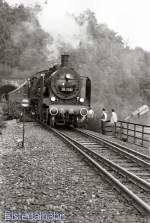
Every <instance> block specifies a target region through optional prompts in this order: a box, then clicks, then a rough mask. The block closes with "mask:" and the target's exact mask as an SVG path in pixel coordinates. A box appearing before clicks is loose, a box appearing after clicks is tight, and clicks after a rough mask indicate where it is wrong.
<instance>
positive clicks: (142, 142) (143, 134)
mask: <svg viewBox="0 0 150 223" xmlns="http://www.w3.org/2000/svg"><path fill="white" fill-rule="evenodd" d="M143 141H144V125H143V126H142V146H143Z"/></svg>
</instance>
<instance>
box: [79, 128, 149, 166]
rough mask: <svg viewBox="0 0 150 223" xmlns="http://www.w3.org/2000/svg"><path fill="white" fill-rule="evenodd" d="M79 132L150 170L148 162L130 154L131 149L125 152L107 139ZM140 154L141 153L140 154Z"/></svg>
mask: <svg viewBox="0 0 150 223" xmlns="http://www.w3.org/2000/svg"><path fill="white" fill-rule="evenodd" d="M76 131H77V132H80V133H82V134H84V135H86V136H90V137H92V138H94V139H95V140H96V141H97V142H99V143H103V144H105V145H106V146H109V148H110V149H112V150H114V151H117V153H118V152H119V153H120V154H123V155H124V156H125V157H127V158H128V159H129V157H130V159H131V160H132V161H134V162H136V163H137V162H138V163H140V164H141V165H142V166H146V167H147V168H148V170H149V169H150V164H149V163H148V162H146V161H144V160H142V159H141V158H138V157H136V156H135V155H133V154H131V153H130V152H131V151H130V149H128V148H127V149H128V150H127V151H128V152H127V151H124V150H123V148H120V146H119V147H118V145H114V144H112V143H111V142H110V141H106V140H105V139H102V138H100V137H97V136H95V135H93V134H89V133H85V132H84V131H81V130H76ZM134 154H136V152H135V153H134ZM138 154H139V153H138Z"/></svg>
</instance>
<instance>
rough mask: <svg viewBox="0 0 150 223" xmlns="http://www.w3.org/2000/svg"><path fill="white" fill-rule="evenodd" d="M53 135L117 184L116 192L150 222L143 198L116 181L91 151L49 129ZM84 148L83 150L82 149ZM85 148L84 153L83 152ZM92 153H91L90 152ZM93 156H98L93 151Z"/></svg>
mask: <svg viewBox="0 0 150 223" xmlns="http://www.w3.org/2000/svg"><path fill="white" fill-rule="evenodd" d="M49 129H50V130H51V131H52V132H53V133H55V134H56V135H57V136H59V137H60V138H61V139H63V141H64V142H66V143H69V145H71V146H72V147H73V148H75V149H76V150H77V151H79V152H80V153H81V154H82V155H83V156H84V157H86V159H87V160H89V161H90V162H91V163H92V164H94V166H95V167H97V168H98V169H99V170H100V171H101V173H102V174H103V175H105V176H107V178H105V179H106V180H107V181H108V182H111V183H112V182H113V183H114V184H115V188H116V190H119V191H121V192H124V195H125V197H128V199H130V200H131V201H132V202H133V204H134V206H135V207H136V208H137V209H138V210H139V211H140V212H141V213H142V214H143V215H144V216H147V217H148V220H150V206H149V205H148V204H147V203H145V202H144V201H143V200H142V199H141V198H139V197H138V196H137V195H136V194H135V193H133V192H132V191H131V190H130V189H128V188H127V187H126V186H124V185H123V184H122V183H121V182H120V181H119V180H118V179H116V178H115V177H114V176H113V175H112V174H110V173H109V172H108V171H107V170H106V169H105V168H103V167H102V166H101V165H100V164H99V163H98V162H97V161H96V160H95V159H94V158H92V157H91V156H90V155H89V154H87V151H88V150H89V149H88V148H86V147H85V146H83V145H81V144H79V143H78V142H77V141H75V140H74V139H72V138H70V137H69V136H66V135H65V134H64V133H62V132H61V131H58V130H56V129H53V128H49ZM81 148H82V149H81ZM83 148H84V151H83ZM85 150H86V152H85ZM90 152H91V151H90ZM92 153H93V154H96V153H95V152H93V151H92ZM96 156H99V154H96Z"/></svg>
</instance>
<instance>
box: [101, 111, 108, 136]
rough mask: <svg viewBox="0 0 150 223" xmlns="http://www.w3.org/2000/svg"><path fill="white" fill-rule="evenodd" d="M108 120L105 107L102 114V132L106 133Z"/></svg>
mask: <svg viewBox="0 0 150 223" xmlns="http://www.w3.org/2000/svg"><path fill="white" fill-rule="evenodd" d="M106 121H107V113H106V109H105V108H103V110H102V116H101V130H102V134H103V135H105V125H106Z"/></svg>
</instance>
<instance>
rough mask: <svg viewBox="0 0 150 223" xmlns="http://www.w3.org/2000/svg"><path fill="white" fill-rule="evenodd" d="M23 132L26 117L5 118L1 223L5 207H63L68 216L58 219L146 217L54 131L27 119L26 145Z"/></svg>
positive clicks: (112, 221)
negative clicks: (20, 120)
mask: <svg viewBox="0 0 150 223" xmlns="http://www.w3.org/2000/svg"><path fill="white" fill-rule="evenodd" d="M21 138H22V123H16V121H15V120H12V121H7V122H6V128H4V129H3V130H2V135H1V136H0V188H1V190H0V209H1V223H3V222H4V217H6V216H4V214H5V211H6V210H7V211H8V210H9V211H13V212H21V211H23V212H28V211H30V212H34V213H35V212H37V213H40V212H42V213H54V212H55V213H56V212H57V213H62V214H63V215H62V216H64V220H63V219H62V220H57V221H55V222H58V223H60V222H66V223H70V222H72V223H79V222H81V223H82V222H83V223H89V222H95V223H99V222H101V223H116V222H118V223H125V222H132V223H135V222H137V223H144V222H145V221H144V218H143V217H142V216H141V215H140V213H139V212H138V211H137V210H136V209H135V208H134V207H133V206H132V204H130V203H128V202H127V201H126V200H124V198H123V197H122V196H121V195H120V194H119V193H118V192H116V191H115V190H114V189H113V187H112V185H110V184H108V183H107V182H105V180H104V179H103V178H102V177H101V176H100V175H99V174H98V173H97V172H96V171H95V170H94V169H93V168H92V167H91V166H89V165H88V163H87V162H85V160H84V159H83V157H82V156H80V155H79V154H78V153H77V152H75V151H74V150H72V149H71V148H68V146H67V145H66V144H64V143H63V142H62V141H61V140H60V139H58V138H56V136H55V135H54V134H53V133H51V132H48V131H46V130H45V129H43V128H42V127H41V126H39V124H37V123H33V122H28V123H25V147H24V148H21V146H19V144H18V141H19V139H21ZM16 222H19V221H16ZM20 222H22V221H20ZM26 222H28V221H26ZM36 222H41V223H42V222H43V221H42V220H37V221H36ZM49 222H50V221H49ZM51 222H54V221H51Z"/></svg>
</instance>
